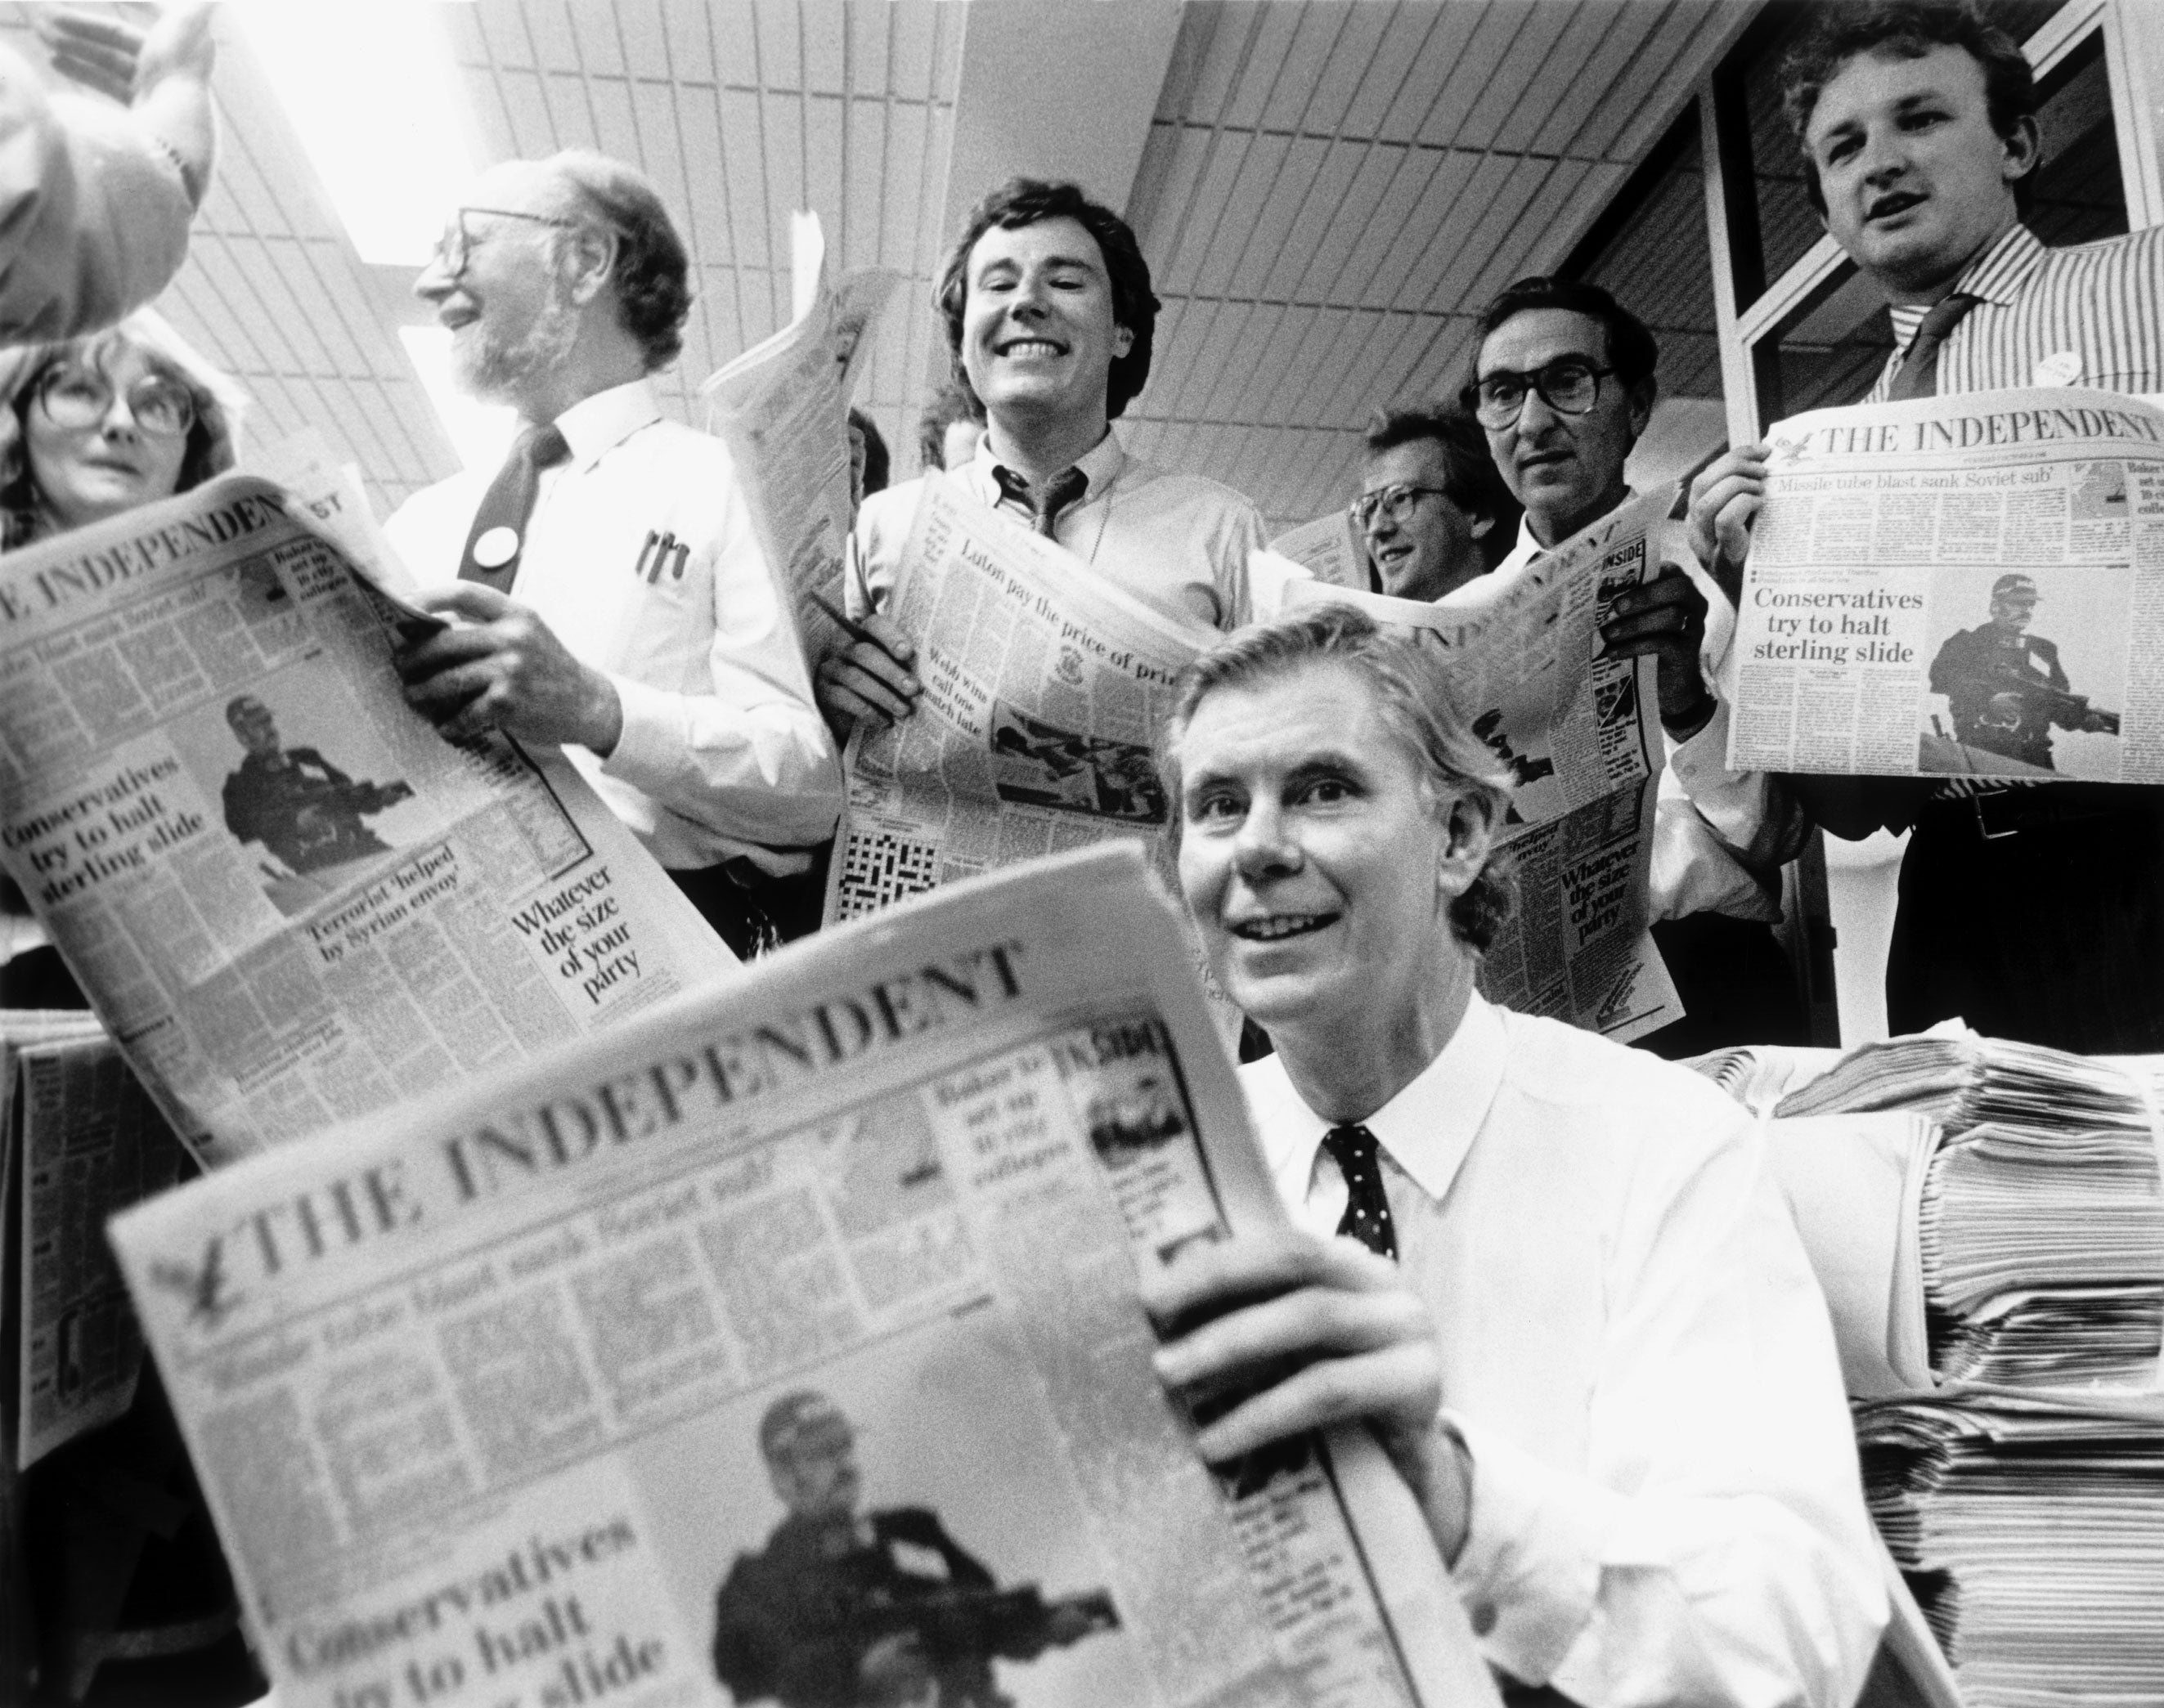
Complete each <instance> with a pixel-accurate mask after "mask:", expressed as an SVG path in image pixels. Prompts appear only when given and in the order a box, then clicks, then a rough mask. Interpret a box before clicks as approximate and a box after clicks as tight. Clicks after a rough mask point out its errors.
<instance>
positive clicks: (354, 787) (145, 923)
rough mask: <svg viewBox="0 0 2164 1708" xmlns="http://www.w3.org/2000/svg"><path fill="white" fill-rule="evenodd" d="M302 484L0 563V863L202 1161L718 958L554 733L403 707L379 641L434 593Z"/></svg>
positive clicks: (683, 983)
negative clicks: (515, 732) (458, 734)
mask: <svg viewBox="0 0 2164 1708" xmlns="http://www.w3.org/2000/svg"><path fill="white" fill-rule="evenodd" d="M321 472H322V471H318V473H321ZM324 479H325V482H326V484H325V485H324V486H323V490H321V491H318V492H313V493H310V492H302V493H298V494H293V495H289V494H288V493H287V492H286V490H284V489H283V488H281V487H280V486H278V485H273V484H271V483H270V482H268V481H265V480H262V479H257V478H255V477H252V476H247V475H228V476H227V477H225V478H223V479H219V480H217V481H213V482H212V483H210V484H209V485H205V486H202V487H200V488H198V489H197V490H195V491H193V492H192V493H189V494H187V495H184V496H181V497H179V498H175V499H172V500H168V501H166V502H165V503H163V504H159V505H154V506H150V507H148V508H145V509H143V510H139V511H132V512H130V513H129V514H128V515H126V516H119V517H116V518H114V519H113V520H112V521H108V522H105V523H102V524H100V525H98V526H97V527H88V528H83V529H80V530H77V531H76V532H71V533H67V534H63V535H60V536H59V537H55V538H53V539H50V540H47V541H45V542H42V543H40V544H39V545H36V546H34V547H31V548H27V549H25V550H23V551H20V552H15V553H9V554H8V556H7V557H6V558H4V559H0V800H4V803H5V804H4V809H0V866H4V867H5V869H6V871H7V872H8V876H9V877H11V878H13V879H14V880H15V882H16V883H18V884H19V885H20V886H21V887H22V888H23V890H24V893H25V894H26V895H27V896H29V899H30V903H31V905H32V906H33V907H34V909H36V910H37V913H38V915H39V919H41V921H42V922H43V923H44V925H45V930H46V931H47V933H48V935H50V938H51V940H52V941H53V942H54V943H55V946H57V947H58V948H59V949H60V953H61V955H62V956H63V957H64V958H65V959H66V961H67V964H68V967H69V968H70V970H71V972H73V973H74V974H75V977H76V980H77V981H78V982H80V983H81V986H82V988H83V989H84V990H85V991H86V992H87V993H89V995H90V998H91V999H92V1002H93V1003H95V1004H96V1006H97V1009H98V1012H99V1014H101V1015H102V1017H103V1019H104V1020H105V1023H106V1024H107V1026H108V1028H109V1029H110V1030H111V1031H112V1033H113V1036H114V1037H115V1038H116V1039H117V1040H118V1042H119V1045H120V1047H121V1049H122V1050H123V1051H124V1052H125V1053H126V1055H127V1056H128V1060H129V1063H130V1065H131V1066H133V1067H134V1069H135V1071H136V1072H137V1073H138V1074H139V1075H140V1076H141V1077H142V1079H143V1082H144V1086H145V1087H147V1088H148V1090H149V1091H150V1094H151V1095H152V1097H153V1098H155V1100H156V1101H157V1103H159V1105H160V1108H162V1109H163V1110H164V1112H165V1115H166V1117H167V1118H168V1119H170V1120H171V1123H172V1125H173V1127H174V1129H175V1130H176V1132H177V1133H178V1134H180V1136H181V1139H182V1140H184V1141H185V1142H186V1143H187V1144H189V1145H192V1147H194V1148H195V1149H196V1150H197V1151H198V1152H199V1153H200V1154H201V1155H202V1157H203V1158H204V1160H207V1161H213V1162H215V1161H220V1160H227V1159H229V1158H231V1157H233V1156H235V1155H241V1154H244V1153H245V1152H248V1151H250V1150H257V1149H260V1148H261V1147H262V1146H264V1145H268V1144H271V1143H273V1142H275V1141H277V1140H285V1139H290V1138H293V1137H296V1136H297V1135H300V1134H306V1133H309V1132H313V1131H316V1130H318V1129H322V1128H324V1127H328V1126H330V1125H332V1124H334V1123H336V1122H338V1121H340V1120H344V1119H350V1118H352V1117H355V1116H358V1115H362V1114H365V1113H369V1112H370V1111H373V1110H377V1109H381V1108H387V1107H388V1106H390V1105H391V1103H396V1102H397V1101H398V1100H400V1099H401V1098H406V1097H410V1096H412V1095H414V1094H416V1093H418V1092H426V1091H430V1090H433V1089H436V1088H439V1087H445V1086H449V1085H452V1084H454V1083H457V1082H460V1081H461V1080H464V1079H466V1078H469V1077H472V1076H474V1075H475V1074H477V1073H480V1072H482V1071H486V1070H487V1069H489V1068H491V1067H495V1066H500V1065H502V1064H503V1063H505V1062H509V1061H524V1060H528V1059H531V1058H533V1057H535V1056H539V1055H542V1054H544V1053H545V1052H547V1051H549V1050H554V1049H555V1048H557V1047H559V1046H560V1045H563V1044H564V1043H565V1042H567V1041H569V1040H572V1039H575V1038H577V1037H579V1036H580V1035H584V1034H585V1033H587V1032H590V1031H592V1030H596V1028H598V1027H601V1026H605V1025H607V1024H612V1022H613V1021H614V1020H616V1019H617V1018H619V1017H620V1016H621V1015H622V1014H628V1013H629V1012H630V1011H632V1010H633V1009H636V1008H638V1007H640V1006H643V1004H645V1003H650V1002H653V1001H654V1000H656V999H658V998H662V997H664V996H667V995H670V994H673V993H676V992H679V991H682V990H685V989H688V988H692V987H693V986H695V985H697V984H700V983H702V982H706V981H707V980H709V979H711V978H712V977H717V976H719V975H722V974H723V973H726V972H728V971H730V970H731V968H732V967H733V960H732V957H731V956H729V954H728V951H727V949H726V948H724V947H723V946H722V944H721V942H720V940H718V939H717V938H716V937H715V936H714V935H713V933H712V931H710V930H707V929H706V925H704V923H703V922H702V921H701V919H699V917H698V915H697V914H696V912H695V911H694V910H693V909H692V908H691V905H690V904H689V903H687V902H686V901H685V899H683V897H682V895H681V894H680V893H679V892H678V891H677V889H676V888H675V885H674V884H673V883H670V881H669V879H668V878H667V876H666V875H665V874H664V872H662V871H661V869H660V868H659V867H658V866H656V865H655V864H654V862H653V860H652V859H651V857H649V856H648V854H647V853H646V852H645V851H644V850H643V849H642V848H641V847H640V846H638V843H637V842H636V841H634V840H633V837H632V836H631V834H630V833H629V831H628V830H625V829H624V827H623V826H622V824H621V823H620V822H619V821H618V820H617V818H616V817H615V815H613V814H612V813H611V812H610V811H609V810H608V809H607V807H606V806H605V805H603V804H602V803H601V800H600V799H598V797H596V795H595V794H594V793H593V791H592V790H591V789H590V788H589V787H588V786H587V784H586V783H585V782H584V781H583V779H582V778H580V775H579V773H577V771H576V770H575V768H573V767H572V766H571V764H570V762H568V761H567V760H566V759H565V757H563V756H562V755H561V754H560V753H559V752H555V751H554V750H553V749H552V750H549V751H546V752H528V751H527V750H525V749H523V748H522V747H519V746H518V745H517V743H515V742H513V741H510V740H509V739H508V738H507V737H504V736H501V735H491V736H486V737H484V738H481V739H479V740H475V741H468V742H463V743H456V744H454V743H452V742H449V741H445V740H444V739H443V738H442V737H441V736H439V735H438V734H437V733H436V731H435V730H434V729H433V726H431V725H430V724H429V723H428V721H427V720H425V719H423V717H422V716H421V715H419V714H418V712H415V711H414V710H412V708H411V707H409V706H408V705H407V704H406V701H405V699H404V697H403V695H402V693H401V691H400V689H399V684H398V681H397V676H396V674H395V673H394V672H393V671H392V669H391V663H390V654H391V650H392V648H393V647H395V645H396V644H397V638H398V636H399V634H400V632H401V631H410V630H411V628H412V626H414V625H416V624H422V625H427V624H433V623H435V622H437V621H439V619H436V618H433V617H429V616H424V615H423V614H422V613H420V612H418V611H416V610H412V608H411V607H410V606H407V605H402V604H401V603H400V602H399V600H398V599H397V597H396V595H395V592H394V591H391V590H387V589H386V587H385V586H383V585H381V584H379V582H378V581H377V580H373V579H370V575H369V574H364V573H362V572H363V571H364V569H365V570H367V571H369V572H370V574H375V575H376V576H378V577H381V576H382V575H385V574H388V573H389V572H390V568H391V560H390V559H389V557H388V554H387V553H380V554H371V555H374V556H375V559H376V560H375V561H374V562H367V561H357V558H360V557H361V556H362V554H363V553H364V549H365V548H363V547H362V546H360V544H358V543H355V542H357V541H358V540H360V538H363V537H369V536H371V535H372V529H370V528H369V527H367V526H366V524H365V516H354V515H352V514H350V509H351V505H350V502H349V500H350V498H351V497H352V496H353V495H346V497H344V498H342V497H341V496H340V494H339V490H337V484H336V482H335V481H334V479H333V478H332V477H331V476H329V475H328V474H325V475H324ZM339 539H344V540H347V541H348V542H349V543H352V544H353V550H351V551H346V550H342V549H341V548H340V547H339V545H338V544H336V543H334V541H336V540H339Z"/></svg>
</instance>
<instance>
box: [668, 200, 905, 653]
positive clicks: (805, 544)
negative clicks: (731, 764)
mask: <svg viewBox="0 0 2164 1708" xmlns="http://www.w3.org/2000/svg"><path fill="white" fill-rule="evenodd" d="M790 238H791V241H792V250H793V261H794V278H795V293H796V311H795V316H796V317H795V318H794V319H793V320H792V321H791V322H790V324H789V325H787V326H785V327H783V328H782V329H781V330H780V332H778V333H775V334H774V336H773V337H772V338H768V339H766V340H765V341H764V343H759V344H757V345H754V347H753V348H750V349H748V350H746V351H745V352H744V353H743V354H742V355H740V356H738V358H737V359H735V360H734V361H733V362H731V363H729V364H727V366H726V367H724V368H722V369H720V370H719V371H718V372H717V373H716V374H715V375H713V376H712V378H711V379H709V380H706V383H705V384H704V385H701V387H700V388H699V390H700V393H701V396H704V397H705V398H706V431H707V432H711V433H712V434H714V435H715V436H716V437H717V438H719V439H721V440H722V442H723V443H726V444H727V446H728V448H729V455H730V456H731V457H732V458H734V459H735V462H736V467H737V479H738V485H740V486H741V488H742V489H743V495H744V502H745V504H746V505H747V506H748V508H749V509H750V511H751V521H752V529H753V532H754V533H755V534H757V535H758V537H759V548H760V550H762V551H763V552H764V553H766V560H767V562H768V563H770V564H772V565H773V566H774V569H775V574H778V575H780V577H781V578H782V580H783V582H784V584H785V585H786V586H787V587H788V588H789V589H790V593H791V595H793V596H794V598H795V600H796V631H797V633H798V634H799V635H800V636H801V637H803V640H804V643H805V648H806V652H808V653H809V654H810V656H811V657H812V658H818V657H819V656H820V655H821V653H822V652H825V651H828V650H831V649H832V648H833V647H835V646H838V645H845V644H847V642H846V641H845V640H843V639H840V638H838V630H837V628H836V626H835V624H834V621H833V617H832V616H831V615H830V614H829V613H830V612H831V611H835V610H844V609H846V608H847V600H845V599H844V597H843V588H844V584H845V580H846V574H847V572H846V567H845V566H846V563H847V560H848V552H849V550H850V546H851V536H850V532H849V527H850V522H851V521H852V519H853V517H854V510H855V505H854V495H853V494H852V491H851V486H852V482H851V479H850V472H849V470H850V453H849V420H848V417H849V398H850V396H851V394H852V392H853V390H854V387H855V385H856V377H857V375H858V374H859V373H860V372H861V371H862V370H863V369H864V366H865V364H866V362H867V360H868V359H869V353H870V348H871V343H872V337H871V333H872V329H873V327H874V326H875V323H876V322H877V321H878V319H879V316H880V311H881V310H882V309H883V308H884V307H885V306H886V302H887V300H888V298H889V297H890V296H892V295H893V293H894V289H895V286H897V285H898V284H900V283H901V275H900V274H899V273H895V272H890V271H885V270H871V271H862V272H854V273H850V274H848V275H844V276H843V279H842V280H841V281H840V283H839V284H838V285H834V286H830V285H829V284H828V282H827V266H826V254H827V242H826V238H825V236H824V234H823V233H822V231H821V229H820V226H819V217H818V216H817V214H814V213H804V212H798V213H796V214H793V215H792V216H791V217H790Z"/></svg>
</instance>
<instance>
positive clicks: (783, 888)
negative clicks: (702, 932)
mask: <svg viewBox="0 0 2164 1708" xmlns="http://www.w3.org/2000/svg"><path fill="white" fill-rule="evenodd" d="M833 851H834V845H833V843H832V842H828V843H826V844H825V845H823V846H822V847H821V848H820V850H819V851H818V853H817V856H815V857H814V858H813V860H812V862H811V870H810V871H808V872H799V873H798V874H797V875H796V876H795V877H793V878H774V877H769V875H768V874H767V873H766V872H763V871H761V870H760V869H759V867H756V866H754V865H753V864H752V863H751V862H750V861H748V860H741V859H739V860H732V861H730V862H727V864H726V865H722V866H702V867H700V868H699V869H698V870H697V871H696V872H670V874H669V876H670V878H672V879H673V880H674V881H675V885H676V888H679V889H680V890H682V891H683V892H684V897H685V900H687V901H689V902H690V903H691V905H692V906H693V907H695V908H696V909H698V910H699V917H700V918H701V919H704V920H705V921H706V923H707V924H708V925H712V927H713V928H714V931H715V934H716V935H717V936H719V937H720V938H721V940H722V941H723V942H724V943H726V944H727V945H728V946H729V951H730V952H731V953H732V954H733V955H734V956H736V957H737V959H738V960H739V961H749V960H751V959H753V958H754V956H759V955H770V954H772V953H773V952H774V951H775V950H776V949H779V948H780V946H782V945H783V944H784V943H793V942H795V941H796V940H797V939H798V938H799V937H808V936H810V935H811V933H812V932H814V931H816V930H818V929H819V914H820V909H821V908H822V905H823V904H824V903H825V900H826V896H827V861H828V860H829V859H830V858H831V857H832V856H833Z"/></svg>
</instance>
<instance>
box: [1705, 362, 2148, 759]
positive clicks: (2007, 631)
mask: <svg viewBox="0 0 2164 1708" xmlns="http://www.w3.org/2000/svg"><path fill="white" fill-rule="evenodd" d="M1767 439H1768V441H1769V443H1771V445H1772V447H1773V450H1772V454H1771V456H1770V458H1769V463H1770V473H1769V474H1768V475H1767V482H1766V489H1767V490H1766V501H1765V508H1764V510H1763V511H1762V514H1761V515H1760V516H1759V518H1758V521H1757V531H1756V537H1755V538H1754V539H1753V541H1752V548H1751V559H1750V563H1749V566H1748V568H1747V569H1746V574H1745V578H1744V584H1743V592H1742V600H1741V608H1740V610H1739V611H1738V614H1737V618H1736V642H1735V645H1734V647H1732V648H1731V652H1730V654H1729V663H1728V668H1727V670H1726V671H1725V676H1726V678H1727V679H1726V680H1725V683H1724V684H1723V688H1722V694H1723V698H1725V699H1727V700H1728V701H1729V703H1730V704H1731V705H1732V706H1733V707H1734V708H1735V715H1734V716H1733V718H1732V719H1731V722H1730V726H1729V747H1728V762H1729V764H1730V766H1731V768H1734V769H1736V770H1738V771H1820V772H1842V773H1857V774H1876V775H1884V776H1896V777H1909V776H1927V777H1944V778H1962V777H1976V778H2029V779H2032V780H2038V781H2041V780H2046V779H2049V778H2061V777H2075V778H2090V779H2092V780H2094V781H2098V782H2105V783H2164V699H2156V698H2152V697H2151V695H2150V694H2149V692H2148V690H2147V689H2146V688H2145V687H2143V685H2142V684H2143V681H2144V679H2145V678H2143V676H2142V674H2141V672H2142V670H2143V669H2145V668H2147V667H2146V666H2144V665H2142V664H2141V662H2140V661H2141V660H2142V659H2143V658H2150V659H2152V660H2153V659H2155V658H2157V657H2159V656H2160V652H2164V600H2160V598H2159V590H2160V589H2164V411H2158V410H2156V409H2155V408H2152V407H2151V406H2149V405H2148V404H2146V403H2144V402H2141V401H2138V400H2136V399H2134V398H2131V397H2125V396H2119V395H2118V394H2116V393H2112V392H2101V391H2083V390H2024V391H1984V392H1972V393H1968V394H1966V395H1963V396H1954V397H1936V398H1924V399H1919V400H1916V401H1912V402H1908V403H1881V404H1866V405H1858V406H1855V407H1852V408H1846V409H1827V410H1819V411H1814V412H1813V413H1811V414H1809V415H1802V416H1798V417H1794V419H1793V420H1790V421H1785V422H1779V423H1778V424H1777V425H1776V426H1775V427H1773V429H1772V430H1771V432H1769V433H1768V434H1767Z"/></svg>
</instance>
